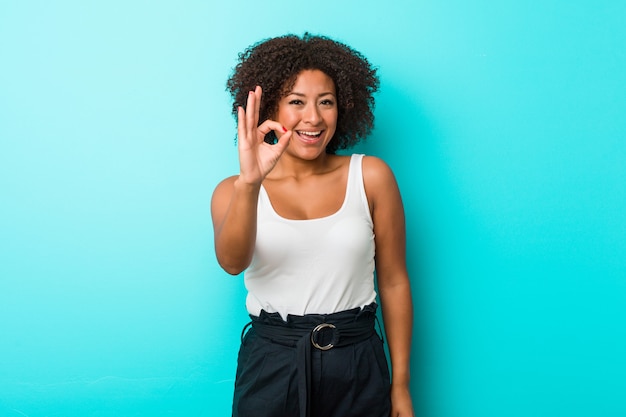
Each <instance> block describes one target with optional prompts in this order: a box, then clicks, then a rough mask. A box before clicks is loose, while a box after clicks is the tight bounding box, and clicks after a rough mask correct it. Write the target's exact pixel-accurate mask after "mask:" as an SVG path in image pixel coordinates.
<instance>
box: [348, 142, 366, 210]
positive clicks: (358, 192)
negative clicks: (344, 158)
mask: <svg viewBox="0 0 626 417" xmlns="http://www.w3.org/2000/svg"><path fill="white" fill-rule="evenodd" d="M363 157H364V155H363V154H353V155H352V156H351V158H350V168H349V170H348V185H347V190H346V193H347V196H346V199H347V200H348V201H347V205H348V206H350V207H351V208H352V209H356V210H358V211H360V212H365V213H366V216H365V217H366V218H368V219H369V220H370V221H371V215H370V208H369V204H368V202H367V195H366V193H365V185H364V183H363Z"/></svg>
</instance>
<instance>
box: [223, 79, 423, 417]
mask: <svg viewBox="0 0 626 417" xmlns="http://www.w3.org/2000/svg"><path fill="white" fill-rule="evenodd" d="M261 99H262V90H261V88H260V87H257V88H255V90H254V91H253V92H250V93H249V94H248V99H247V104H246V109H245V111H244V109H243V108H241V107H239V108H238V113H237V118H238V150H239V161H240V173H239V175H237V176H233V177H230V178H227V179H225V180H224V181H222V182H221V183H220V184H219V185H218V186H217V188H216V189H215V192H214V194H213V199H212V206H211V209H212V217H213V225H214V230H215V250H216V255H217V259H218V262H219V263H220V265H221V266H222V267H223V268H224V270H225V271H226V272H228V273H230V274H234V275H236V274H239V273H240V272H242V271H243V270H245V269H246V268H247V267H248V265H249V264H250V262H251V259H252V255H253V251H254V242H255V240H256V229H257V227H256V226H257V225H256V221H257V219H256V210H257V200H258V195H259V190H260V187H261V184H263V186H264V188H265V189H266V190H267V192H268V194H269V196H270V199H271V201H272V205H273V206H274V209H275V210H276V211H277V212H278V213H279V214H280V215H281V216H283V217H286V218H291V219H312V218H319V217H325V216H328V215H330V214H332V213H334V212H336V211H337V210H339V208H340V206H341V204H342V202H343V198H344V195H345V188H346V181H347V177H348V166H349V159H350V158H349V157H347V156H338V155H333V154H329V153H327V152H326V147H327V146H328V144H329V143H330V142H331V141H332V139H333V135H334V134H335V131H336V126H337V121H338V108H337V107H338V106H337V97H336V89H335V83H334V81H333V80H332V78H330V77H329V76H328V75H327V74H325V73H324V72H322V71H320V70H304V71H301V72H300V73H299V74H298V75H297V77H296V80H295V82H294V83H293V85H292V86H291V88H289V90H288V91H287V93H286V94H285V95H284V96H283V97H282V98H281V99H280V101H279V103H278V109H277V111H276V112H275V114H274V115H273V117H274V119H275V120H270V119H268V120H265V121H263V122H262V123H260V124H259V113H260V110H259V109H260V107H261ZM270 131H273V132H275V134H276V136H277V137H278V142H277V143H276V144H274V145H270V144H268V143H266V142H265V141H264V138H265V136H266V134H267V133H268V132H270ZM307 132H308V133H309V135H307ZM313 134H314V135H313ZM363 180H364V184H365V191H366V194H367V199H368V204H369V207H370V211H371V214H372V219H373V221H374V233H375V243H376V259H375V260H376V271H377V279H378V289H379V294H380V299H381V306H382V312H383V319H384V322H385V330H386V334H387V341H388V344H389V350H390V355H391V367H392V388H391V402H392V414H391V415H392V416H394V417H411V416H413V415H414V414H413V407H412V402H411V397H410V394H409V354H410V345H411V329H412V301H411V292H410V285H409V277H408V273H407V269H406V256H405V225H404V209H403V205H402V201H401V198H400V192H399V190H398V186H397V184H396V180H395V178H394V176H393V173H392V172H391V170H390V169H389V167H388V166H387V165H386V164H385V163H384V162H383V161H382V160H380V159H378V158H375V157H370V156H367V157H365V158H364V160H363Z"/></svg>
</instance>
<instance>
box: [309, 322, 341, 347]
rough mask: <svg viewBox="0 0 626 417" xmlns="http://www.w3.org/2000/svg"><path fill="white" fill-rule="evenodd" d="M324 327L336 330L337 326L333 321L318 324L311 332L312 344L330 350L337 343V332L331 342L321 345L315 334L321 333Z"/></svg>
mask: <svg viewBox="0 0 626 417" xmlns="http://www.w3.org/2000/svg"><path fill="white" fill-rule="evenodd" d="M323 329H334V330H336V329H337V327H336V326H335V325H334V324H331V323H322V324H318V325H317V326H316V327H315V328H314V329H313V331H312V332H311V344H312V345H313V346H314V347H316V348H317V349H319V350H329V349H332V348H333V347H334V346H335V345H334V343H337V339H338V337H337V332H335V334H334V335H333V339H332V340H331V343H329V344H327V345H324V346H320V345H319V343H317V341H316V340H315V335H316V334H317V333H319V332H320V331H321V330H323Z"/></svg>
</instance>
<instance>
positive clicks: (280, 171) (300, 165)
mask: <svg viewBox="0 0 626 417" xmlns="http://www.w3.org/2000/svg"><path fill="white" fill-rule="evenodd" d="M331 160H332V155H328V154H326V153H323V154H321V155H319V156H318V157H317V158H315V159H313V160H306V159H299V158H294V157H292V156H290V155H288V154H287V153H284V154H283V155H282V156H281V157H280V159H279V160H278V162H277V163H276V166H275V167H274V169H273V170H272V173H271V176H272V177H275V178H281V177H292V178H305V177H309V176H312V175H316V174H320V173H323V172H326V171H328V169H329V168H330V166H331V162H330V161H331Z"/></svg>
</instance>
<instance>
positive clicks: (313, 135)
mask: <svg viewBox="0 0 626 417" xmlns="http://www.w3.org/2000/svg"><path fill="white" fill-rule="evenodd" d="M296 132H298V135H300V136H301V137H302V138H304V139H309V140H314V139H317V138H319V137H320V136H322V133H323V132H324V131H323V130H318V131H315V132H311V131H304V130H297V131H296Z"/></svg>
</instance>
